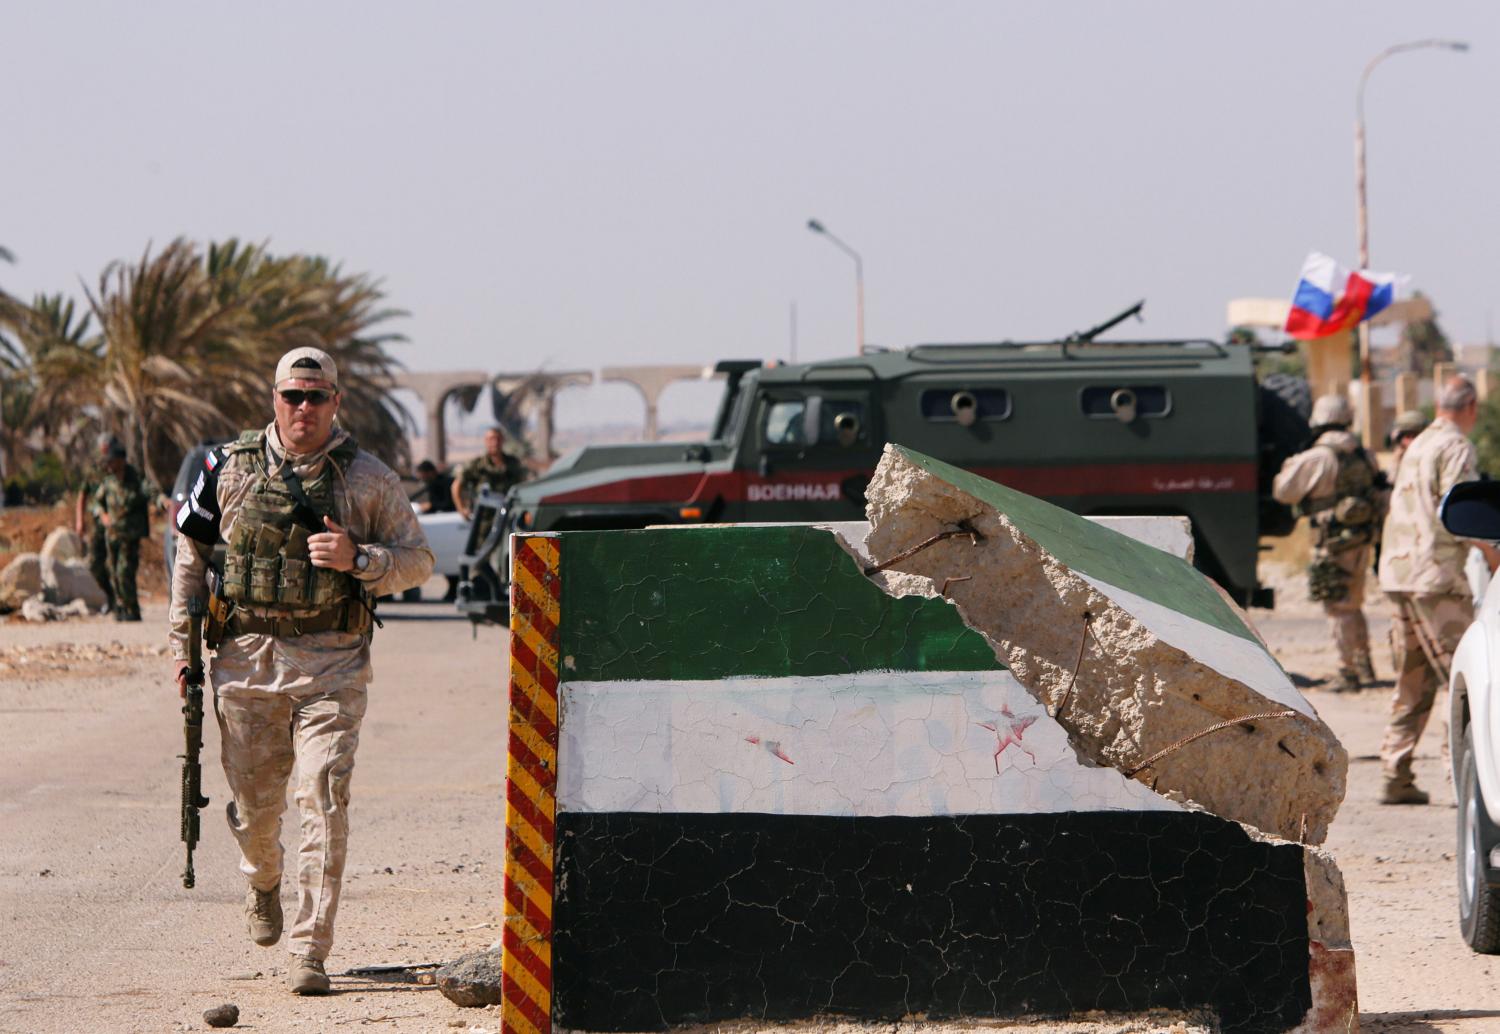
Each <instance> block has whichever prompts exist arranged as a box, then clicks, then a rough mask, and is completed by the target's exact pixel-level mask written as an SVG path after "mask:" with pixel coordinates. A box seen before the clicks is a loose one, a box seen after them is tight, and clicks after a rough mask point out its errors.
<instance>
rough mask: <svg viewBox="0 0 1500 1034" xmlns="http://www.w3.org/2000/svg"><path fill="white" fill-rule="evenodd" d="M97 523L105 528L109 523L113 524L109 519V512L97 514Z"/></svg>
mask: <svg viewBox="0 0 1500 1034" xmlns="http://www.w3.org/2000/svg"><path fill="white" fill-rule="evenodd" d="M99 523H100V524H102V525H104V526H105V527H106V528H107V527H109V526H110V525H111V524H113V523H114V521H112V520H110V517H109V514H107V513H101V514H100V515H99Z"/></svg>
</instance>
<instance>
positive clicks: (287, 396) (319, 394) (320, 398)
mask: <svg viewBox="0 0 1500 1034" xmlns="http://www.w3.org/2000/svg"><path fill="white" fill-rule="evenodd" d="M276 394H278V395H280V396H281V401H283V402H285V403H286V404H287V405H289V406H291V407H292V408H293V409H296V408H297V407H298V406H300V405H302V403H303V402H310V403H312V404H313V405H315V406H321V405H323V403H325V402H327V401H328V400H329V399H331V398H333V392H331V391H320V390H318V389H316V388H315V389H313V390H312V391H303V390H302V389H301V388H287V389H286V390H285V391H278V392H277V393H276Z"/></svg>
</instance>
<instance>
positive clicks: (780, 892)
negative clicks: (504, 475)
mask: <svg viewBox="0 0 1500 1034" xmlns="http://www.w3.org/2000/svg"><path fill="white" fill-rule="evenodd" d="M860 533H862V532H860V531H858V530H851V529H850V528H849V527H839V528H833V527H824V528H820V527H813V526H772V527H751V526H740V527H709V528H697V529H663V530H645V531H626V532H569V533H564V534H562V535H534V536H524V535H518V536H516V537H515V539H514V540H513V544H512V553H511V555H512V562H513V576H512V587H513V588H512V592H513V598H512V607H511V614H512V626H511V633H512V634H511V657H510V687H509V694H510V717H509V727H508V733H507V736H508V744H507V747H508V761H507V779H506V801H507V808H506V865H505V876H504V902H505V904H504V908H505V914H504V922H503V932H502V945H503V957H502V968H503V971H504V974H505V982H504V989H505V1001H504V1004H503V1006H502V1018H503V1024H504V1029H505V1030H507V1031H510V1032H515V1034H547V1032H549V1031H551V1030H586V1031H656V1030H665V1029H668V1028H670V1027H673V1026H676V1025H682V1024H690V1023H713V1022H724V1021H734V1020H763V1021H795V1020H803V1019H812V1018H817V1017H823V1016H844V1017H851V1018H856V1019H862V1020H871V1021H895V1020H900V1019H902V1018H911V1017H922V1018H928V1019H932V1020H940V1019H960V1020H962V1019H973V1020H989V1019H995V1018H1005V1017H1039V1016H1057V1017H1063V1016H1070V1015H1076V1014H1080V1013H1087V1012H1096V1011H1103V1012H1105V1013H1110V1014H1133V1013H1140V1012H1143V1011H1146V1010H1151V1009H1169V1010H1182V1011H1184V1012H1194V1011H1197V1012H1200V1013H1208V1014H1211V1015H1212V1016H1214V1017H1216V1018H1217V1022H1218V1023H1219V1025H1220V1027H1221V1029H1222V1030H1224V1031H1226V1032H1234V1034H1259V1032H1273V1031H1274V1032H1280V1031H1291V1030H1298V1029H1301V1030H1309V1031H1311V1030H1339V1031H1344V1030H1345V1029H1346V1027H1345V1024H1346V1023H1347V1022H1348V1021H1349V1019H1350V1018H1351V1016H1352V1015H1353V1013H1352V1010H1353V1009H1354V1002H1353V963H1352V955H1351V954H1349V952H1348V951H1347V948H1348V934H1347V925H1346V923H1344V920H1343V911H1342V909H1343V889H1342V885H1341V883H1340V882H1339V881H1338V876H1337V869H1336V868H1333V867H1332V864H1331V862H1329V861H1328V860H1327V859H1326V857H1325V856H1323V855H1321V854H1320V853H1319V852H1317V851H1316V849H1313V848H1309V847H1306V846H1304V845H1302V844H1298V843H1291V842H1286V841H1281V840H1277V839H1274V838H1271V837H1268V836H1265V835H1262V834H1260V833H1257V832H1256V831H1254V830H1252V829H1249V828H1247V827H1244V826H1242V825H1240V824H1238V823H1236V822H1233V821H1229V820H1226V819H1223V818H1220V817H1218V816H1216V815H1213V814H1210V813H1208V812H1206V811H1203V810H1201V809H1198V808H1196V807H1193V806H1190V805H1187V804H1184V803H1181V802H1180V801H1174V800H1171V799H1168V797H1166V796H1163V795H1160V794H1158V793H1155V792H1153V791H1152V789H1151V788H1150V787H1149V786H1148V785H1146V784H1145V783H1143V782H1142V781H1139V780H1137V779H1130V778H1127V777H1126V776H1125V775H1123V774H1122V773H1121V772H1120V771H1119V770H1117V769H1115V768H1111V767H1104V766H1101V765H1099V764H1096V763H1095V762H1094V761H1092V760H1090V759H1089V758H1088V757H1087V755H1086V754H1083V753H1080V751H1079V750H1078V749H1076V747H1075V746H1074V745H1073V743H1071V742H1070V739H1069V733H1068V730H1067V729H1065V728H1064V726H1063V725H1061V724H1059V723H1058V722H1057V721H1055V720H1054V719H1053V718H1051V717H1049V715H1048V712H1047V710H1046V708H1045V707H1044V706H1043V705H1042V704H1041V703H1040V702H1039V701H1038V700H1037V699H1036V698H1035V697H1034V696H1033V695H1032V693H1031V692H1030V691H1028V689H1027V688H1026V687H1025V686H1024V685H1022V684H1021V683H1020V682H1019V681H1017V679H1016V678H1015V677H1014V676H1013V675H1012V674H1011V673H1010V672H1009V671H1007V670H1005V669H1004V667H1003V666H1002V665H1001V664H1000V662H998V661H997V659H996V654H995V651H994V649H993V648H992V647H991V646H990V644H989V643H988V642H987V641H986V640H985V638H984V637H983V636H982V635H981V634H980V633H979V632H977V631H975V630H973V629H971V628H970V627H968V626H967V625H966V624H965V623H964V621H963V619H962V618H961V616H960V614H959V611H958V609H957V608H956V607H955V606H953V604H951V603H950V602H949V601H948V600H946V599H943V598H941V597H940V596H933V595H922V594H907V595H899V594H896V593H895V592H894V591H890V590H889V584H890V583H889V580H887V582H886V583H885V585H884V587H883V585H882V584H880V583H878V582H877V581H876V580H873V579H872V578H870V577H868V576H867V575H866V574H865V573H864V570H863V567H864V566H865V565H864V562H863V561H862V560H861V559H860V557H859V555H858V554H859V543H858V542H857V541H855V539H856V537H857V535H858V534H860ZM1156 533H1157V534H1158V537H1161V536H1160V534H1159V533H1160V529H1159V528H1158V529H1157V531H1156ZM1166 538H1168V539H1170V538H1171V536H1170V535H1168V536H1166ZM1320 1017H1322V1018H1321V1019H1320Z"/></svg>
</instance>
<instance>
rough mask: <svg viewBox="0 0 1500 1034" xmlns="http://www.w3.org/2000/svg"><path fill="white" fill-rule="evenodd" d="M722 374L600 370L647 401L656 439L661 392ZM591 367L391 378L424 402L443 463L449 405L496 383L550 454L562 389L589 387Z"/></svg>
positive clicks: (433, 454) (436, 457) (646, 430)
mask: <svg viewBox="0 0 1500 1034" xmlns="http://www.w3.org/2000/svg"><path fill="white" fill-rule="evenodd" d="M715 376H717V375H716V374H715V373H714V372H713V367H712V366H693V365H658V364H642V365H635V366H606V367H605V368H604V369H603V370H601V371H600V372H599V379H600V380H602V381H616V382H621V383H625V384H630V385H633V386H634V387H635V388H636V390H637V391H639V392H640V393H641V397H642V398H643V399H644V400H645V403H646V419H645V423H644V425H643V427H642V429H641V436H642V439H643V440H645V441H648V442H654V441H656V440H657V437H658V434H659V426H658V425H659V421H658V409H657V404H658V402H659V400H660V398H661V393H662V391H663V390H665V389H666V387H667V386H668V385H669V384H673V383H675V382H677V381H695V380H710V379H712V378H714V377H715ZM594 379H595V377H594V373H593V372H592V371H590V370H561V371H546V370H531V371H527V372H525V373H496V374H489V373H485V372H484V371H482V370H440V371H424V370H405V371H402V372H400V373H397V374H396V375H395V376H393V377H392V378H391V386H392V387H393V388H404V389H406V390H408V391H410V392H412V393H413V394H415V395H416V396H417V397H418V398H419V399H421V402H422V409H423V412H424V414H425V416H426V418H427V428H428V430H427V441H428V449H427V451H428V453H429V458H431V459H432V461H433V462H434V463H437V464H438V465H439V466H441V465H442V464H445V463H447V462H448V433H447V425H446V422H445V419H444V415H443V414H444V409H445V407H446V406H447V404H448V400H449V399H451V398H454V397H459V398H464V397H465V396H466V395H467V396H468V398H467V399H466V402H467V403H468V404H469V405H471V406H472V404H473V402H474V400H475V399H476V398H477V396H478V393H479V392H481V391H483V390H484V389H485V388H486V387H488V386H491V385H493V386H494V388H495V390H496V391H498V392H499V393H500V394H501V395H503V396H505V398H506V399H507V401H508V404H509V405H510V406H512V407H514V409H515V412H516V414H517V415H518V416H520V417H521V418H522V419H523V420H525V421H527V422H528V423H531V424H533V425H534V427H535V430H534V432H533V433H532V445H533V446H534V448H535V449H536V451H537V452H538V453H539V454H541V455H542V456H546V457H548V458H551V457H552V456H553V451H552V437H553V433H554V430H555V428H556V420H555V413H556V400H557V393H558V392H560V391H562V390H563V389H564V388H571V387H585V386H587V385H590V384H593V383H594Z"/></svg>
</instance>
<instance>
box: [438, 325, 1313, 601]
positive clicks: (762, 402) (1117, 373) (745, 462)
mask: <svg viewBox="0 0 1500 1034" xmlns="http://www.w3.org/2000/svg"><path fill="white" fill-rule="evenodd" d="M717 369H718V370H719V372H720V373H722V374H723V375H724V376H725V379H726V383H725V391H724V396H723V400H722V402H721V403H720V406H719V411H718V414H717V417H716V418H715V420H714V424H713V427H712V433H711V434H710V436H709V438H708V440H707V441H703V442H697V443H691V444H686V445H685V444H683V443H680V442H671V443H667V442H661V443H645V444H632V445H611V446H598V447H593V446H591V447H588V448H585V449H581V450H579V451H576V452H574V453H571V454H570V455H568V456H564V457H563V458H561V459H560V460H558V462H557V463H556V464H554V465H553V467H552V468H551V470H550V471H548V472H547V474H546V475H545V476H543V477H541V478H538V479H537V480H535V481H531V482H528V483H526V484H524V485H521V486H518V487H517V488H515V489H513V490H512V491H511V493H510V494H509V496H508V497H507V498H506V499H505V500H499V499H485V500H483V503H482V505H483V506H485V507H486V508H488V509H490V510H494V511H497V512H498V517H499V519H497V520H481V521H476V522H475V523H476V527H489V528H490V534H489V535H488V539H489V541H488V542H487V543H480V542H477V541H472V540H471V543H470V549H469V554H470V555H469V557H468V558H467V559H468V561H469V562H470V565H471V567H472V568H473V569H472V571H471V573H470V577H469V579H468V580H467V581H466V582H465V583H463V584H462V585H461V587H460V595H459V599H460V603H459V606H460V609H461V610H463V611H464V612H465V613H467V614H469V615H470V617H472V618H475V619H476V620H477V619H484V618H488V619H490V620H494V619H497V618H499V617H501V616H502V615H503V614H504V610H505V602H506V598H507V597H506V586H505V585H504V584H503V579H504V573H505V571H506V565H505V563H504V549H505V535H506V533H508V532H511V531H518V530H519V531H555V530H569V529H603V528H640V527H645V526H646V525H652V524H685V523H700V522H701V523H712V522H734V521H845V520H858V519H861V518H862V517H863V508H864V502H865V499H864V489H865V486H866V484H867V483H868V481H869V478H870V475H871V473H872V471H873V470H874V468H875V464H876V463H877V462H878V461H879V459H880V454H881V450H882V449H883V448H884V447H885V444H886V443H887V442H898V443H900V444H902V445H908V446H910V447H912V448H914V449H918V450H920V451H922V452H925V453H928V454H929V455H933V456H937V457H940V458H942V459H944V460H946V461H948V462H949V463H953V464H956V465H959V466H962V467H965V468H968V469H970V470H973V471H975V472H976V473H979V474H981V475H983V476H984V477H987V478H990V479H992V480H995V481H998V482H1001V483H1003V484H1006V485H1009V486H1011V487H1013V488H1017V489H1020V490H1021V491H1023V492H1028V493H1030V494H1032V495H1036V496H1039V497H1041V498H1043V499H1047V500H1050V501H1051V502H1053V503H1056V504H1057V505H1059V506H1062V507H1065V508H1067V509H1069V510H1072V511H1074V512H1076V513H1080V514H1084V515H1104V514H1116V515H1121V514H1182V515H1186V516H1187V517H1190V518H1191V519H1192V526H1193V531H1194V535H1195V537H1196V562H1197V564H1198V565H1199V566H1200V567H1201V568H1202V569H1203V570H1204V571H1205V572H1206V573H1207V574H1209V575H1210V576H1211V577H1213V578H1214V579H1216V580H1217V581H1218V582H1219V583H1220V584H1221V585H1223V586H1224V588H1225V589H1226V590H1228V592H1229V593H1230V594H1231V595H1232V596H1233V597H1234V598H1235V599H1236V600H1238V601H1239V602H1241V603H1245V604H1253V605H1258V606H1270V605H1271V603H1272V598H1271V593H1270V590H1268V589H1264V588H1262V587H1260V586H1259V584H1258V582H1257V581H1256V556H1257V552H1258V539H1259V537H1260V536H1261V535H1263V534H1272V535H1276V534H1286V533H1287V532H1288V531H1290V530H1291V527H1292V524H1293V521H1294V518H1293V515H1292V514H1291V513H1290V511H1288V510H1286V509H1285V508H1284V507H1281V506H1279V505H1278V504H1276V503H1275V502H1273V501H1272V500H1271V498H1270V482H1271V478H1272V477H1273V476H1274V475H1275V473H1276V471H1277V470H1278V469H1279V468H1280V465H1281V462H1282V460H1283V459H1284V458H1285V457H1286V456H1287V455H1289V454H1290V453H1291V452H1293V451H1296V450H1297V449H1298V448H1300V447H1301V446H1302V445H1303V444H1304V442H1305V440H1306V438H1307V422H1306V417H1305V413H1298V412H1297V409H1296V407H1295V405H1294V404H1289V403H1288V402H1287V401H1286V399H1284V398H1283V397H1282V395H1280V394H1278V393H1277V392H1276V391H1273V390H1271V389H1270V388H1268V387H1266V386H1262V385H1260V384H1258V383H1257V381H1256V378H1255V374H1254V370H1253V355H1252V350H1251V348H1250V347H1249V346H1246V345H1241V344H1223V343H1219V342H1215V341H1209V340H1171V341H1150V340H1147V341H1097V340H1092V334H1080V335H1075V336H1074V337H1073V338H1069V339H1067V340H1061V341H1050V342H1037V343H1012V342H1002V343H996V344H928V345H917V346H915V347H912V348H909V349H905V350H902V351H887V352H877V353H874V354H868V355H864V356H858V357H850V358H847V359H835V360H828V361H823V362H816V363H808V364H802V365H791V366H785V365H778V366H762V365H761V364H760V363H759V362H752V361H744V362H739V361H731V362H724V363H720V364H719V366H718V368H717ZM1304 390H1305V389H1304ZM485 557H490V558H492V562H490V563H484V562H481V561H482V559H483V558H485ZM496 572H499V573H498V574H497V573H496Z"/></svg>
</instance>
